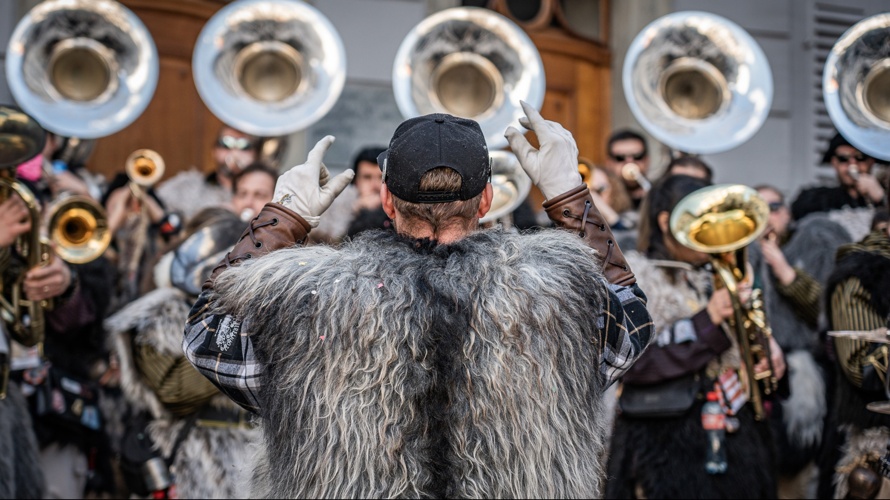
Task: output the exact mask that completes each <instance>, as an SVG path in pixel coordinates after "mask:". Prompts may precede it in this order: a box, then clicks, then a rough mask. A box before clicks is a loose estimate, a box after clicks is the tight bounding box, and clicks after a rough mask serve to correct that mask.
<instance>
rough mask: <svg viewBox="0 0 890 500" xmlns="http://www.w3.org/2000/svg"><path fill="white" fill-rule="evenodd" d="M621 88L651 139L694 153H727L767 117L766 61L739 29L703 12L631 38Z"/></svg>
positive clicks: (676, 16)
mask: <svg viewBox="0 0 890 500" xmlns="http://www.w3.org/2000/svg"><path fill="white" fill-rule="evenodd" d="M622 83H623V86H624V93H625V97H626V98H627V103H628V105H629V106H630V110H631V112H633V115H634V116H635V117H636V119H637V120H638V121H639V122H640V124H641V125H642V126H643V128H645V129H646V130H647V131H648V132H649V133H650V134H652V136H653V137H655V138H656V139H658V140H659V141H661V142H662V143H664V144H666V145H668V146H670V147H671V148H672V149H674V150H678V151H681V152H685V153H694V154H711V153H718V152H723V151H727V150H729V149H732V148H735V147H736V146H738V145H740V144H742V143H744V142H746V141H747V140H748V139H750V138H751V136H753V135H754V133H756V132H757V131H758V130H759V129H760V127H761V126H762V125H763V123H764V121H765V120H766V117H767V114H768V113H769V109H770V105H771V103H772V98H773V80H772V72H771V71H770V67H769V62H768V61H767V58H766V56H765V55H764V53H763V50H761V48H760V46H759V45H758V44H757V42H756V41H754V39H753V38H752V37H751V36H750V35H749V34H748V33H747V32H746V31H745V30H743V29H742V28H741V27H739V26H738V25H737V24H735V23H733V22H732V21H730V20H728V19H726V18H723V17H721V16H718V15H715V14H710V13H707V12H698V11H684V12H675V13H673V14H669V15H667V16H664V17H661V18H659V19H656V20H655V21H653V22H652V23H650V24H649V25H648V26H646V27H645V28H644V29H643V30H642V31H641V32H640V33H639V34H638V35H637V36H636V37H635V38H634V40H633V42H632V43H631V45H630V47H629V49H628V51H627V56H626V57H625V59H624V68H623V72H622Z"/></svg>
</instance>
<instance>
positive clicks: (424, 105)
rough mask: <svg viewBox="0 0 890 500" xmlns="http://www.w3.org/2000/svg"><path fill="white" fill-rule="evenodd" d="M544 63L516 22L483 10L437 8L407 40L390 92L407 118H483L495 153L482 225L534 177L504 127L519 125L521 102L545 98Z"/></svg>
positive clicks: (512, 205) (506, 208)
mask: <svg viewBox="0 0 890 500" xmlns="http://www.w3.org/2000/svg"><path fill="white" fill-rule="evenodd" d="M545 89H546V86H545V82H544V65H543V63H542V61H541V56H540V54H539V53H538V51H537V49H536V48H535V45H534V43H533V42H532V41H531V39H530V38H529V37H528V35H526V34H525V32H523V31H522V29H521V28H519V26H517V25H516V24H515V23H513V22H512V21H510V20H509V19H507V18H506V17H504V16H502V15H500V14H497V13H495V12H492V11H490V10H486V9H480V8H475V7H456V8H452V9H446V10H443V11H440V12H437V13H435V14H433V15H431V16H429V17H427V18H426V19H424V20H423V21H421V22H420V23H419V24H417V26H415V27H414V28H413V29H412V30H411V31H410V32H409V33H408V35H407V36H406V37H405V38H404V39H403V40H402V44H401V45H400V46H399V50H398V53H397V54H396V59H395V62H394V64H393V92H394V94H395V98H396V104H397V105H398V107H399V111H400V112H401V113H402V116H404V117H405V118H406V119H407V118H413V117H415V116H421V115H426V114H430V113H448V114H451V115H454V116H460V117H463V118H470V119H472V120H475V121H476V122H478V123H479V126H480V128H481V129H482V133H483V134H484V135H485V142H486V144H487V145H488V149H489V152H490V157H491V166H492V176H491V184H492V187H493V189H494V198H493V200H492V207H491V209H490V210H489V212H488V214H487V215H486V216H485V217H484V218H482V219H481V220H480V222H481V223H487V222H492V221H495V220H498V219H503V218H505V217H506V216H508V215H509V214H510V213H512V212H513V211H514V210H515V209H516V207H518V206H519V205H520V204H521V203H522V202H523V201H524V200H525V198H526V197H527V196H528V193H529V190H530V189H531V180H530V179H529V178H528V176H527V175H526V173H525V171H523V170H522V167H521V166H520V165H519V161H518V160H517V159H516V156H515V155H513V153H510V152H508V151H500V150H499V149H500V148H503V147H505V146H507V139H506V138H505V137H504V131H505V130H506V129H507V127H508V126H510V125H513V126H516V127H518V128H521V126H520V125H519V123H518V121H519V118H521V117H523V116H525V114H524V113H523V111H522V107H521V106H520V104H519V101H525V102H527V103H529V104H530V105H531V106H533V107H534V108H535V109H540V108H541V104H542V103H543V102H544V91H545Z"/></svg>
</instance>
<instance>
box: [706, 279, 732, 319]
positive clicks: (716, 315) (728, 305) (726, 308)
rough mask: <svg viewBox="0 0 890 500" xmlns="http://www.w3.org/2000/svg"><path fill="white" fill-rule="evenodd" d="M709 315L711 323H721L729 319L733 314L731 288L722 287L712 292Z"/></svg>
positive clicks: (708, 307)
mask: <svg viewBox="0 0 890 500" xmlns="http://www.w3.org/2000/svg"><path fill="white" fill-rule="evenodd" d="M707 310H708V316H709V317H710V318H711V323H714V324H715V325H719V324H720V323H723V322H724V321H726V320H728V319H729V318H731V317H732V315H733V312H734V310H733V307H732V299H731V298H730V296H729V290H727V289H726V288H720V289H718V290H716V291H714V293H713V294H711V298H710V299H709V300H708V305H707Z"/></svg>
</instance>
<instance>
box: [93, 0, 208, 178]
mask: <svg viewBox="0 0 890 500" xmlns="http://www.w3.org/2000/svg"><path fill="white" fill-rule="evenodd" d="M122 3H123V4H124V5H126V6H127V7H128V8H130V9H131V10H132V11H133V12H134V13H135V14H136V15H137V16H139V18H140V19H141V20H142V22H143V23H144V24H145V26H146V28H147V29H148V31H149V33H151V36H152V38H153V39H154V42H155V46H156V47H157V50H158V58H159V61H158V64H159V77H158V85H157V89H156V90H155V94H154V96H153V98H152V101H151V102H150V103H149V105H148V107H147V108H146V110H145V112H144V113H143V114H142V115H141V116H140V117H139V118H138V119H136V121H134V122H133V123H132V124H131V125H130V126H128V127H127V128H125V129H123V130H121V131H119V132H117V133H115V134H113V135H110V136H107V137H103V138H100V139H99V140H98V141H96V147H95V150H94V152H93V155H92V156H91V158H90V160H89V168H90V170H92V171H94V172H98V173H101V174H103V175H105V176H106V177H107V178H111V177H112V176H114V175H115V174H116V173H118V172H121V171H123V168H124V162H125V160H126V158H127V156H128V155H129V154H130V153H132V152H133V151H135V150H136V149H140V148H149V149H154V150H155V151H157V152H158V153H159V154H160V155H161V156H162V157H163V158H164V161H165V163H166V171H165V174H164V178H169V177H171V176H173V175H175V174H176V173H178V172H180V171H182V170H185V169H188V168H192V167H197V168H199V169H201V170H204V171H207V170H208V169H210V168H212V161H211V148H212V142H213V140H214V138H215V137H216V133H217V131H218V129H219V127H220V125H221V123H220V121H219V120H218V119H217V118H216V117H215V116H213V114H212V113H211V112H210V111H209V110H208V109H207V107H206V106H205V105H204V103H203V101H201V98H200V96H199V95H198V91H197V89H196V87H195V84H194V81H193V80H192V66H191V58H192V50H193V49H194V46H195V41H196V40H197V38H198V35H199V33H200V32H201V29H202V28H203V27H204V24H205V23H206V22H207V19H209V18H210V16H212V15H213V13H215V12H216V11H217V10H218V9H219V8H220V7H221V6H222V5H223V4H222V2H216V1H209V0H183V1H175V0H151V1H148V0H123V1H122Z"/></svg>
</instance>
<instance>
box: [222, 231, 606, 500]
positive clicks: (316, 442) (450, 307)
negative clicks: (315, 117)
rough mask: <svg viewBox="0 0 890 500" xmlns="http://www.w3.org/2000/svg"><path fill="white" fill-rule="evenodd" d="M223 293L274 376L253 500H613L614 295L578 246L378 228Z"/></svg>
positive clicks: (269, 266) (229, 281)
mask: <svg viewBox="0 0 890 500" xmlns="http://www.w3.org/2000/svg"><path fill="white" fill-rule="evenodd" d="M215 287H216V290H217V293H218V294H219V296H218V297H217V302H216V303H217V304H218V307H219V308H220V309H222V310H225V311H228V312H229V313H233V312H234V313H235V314H236V316H238V317H240V318H241V319H242V320H243V326H242V328H243V330H242V331H243V332H245V333H248V334H250V335H253V342H254V346H255V349H256V352H257V357H258V358H259V359H260V361H261V362H262V363H263V365H264V370H265V372H264V379H263V380H264V385H263V388H262V391H261V401H262V403H263V410H262V418H263V427H264V431H265V452H266V457H265V459H264V461H263V464H262V465H261V466H260V467H259V469H258V472H257V474H258V475H257V478H256V481H257V482H256V484H255V487H256V488H257V490H256V491H255V494H256V495H264V496H269V497H274V498H292V497H296V498H315V497H333V498H347V497H349V498H356V497H358V498H372V497H454V498H467V497H489V498H495V497H553V498H558V497H587V498H595V497H599V496H600V494H601V484H602V480H603V464H602V463H601V457H602V454H603V450H604V441H605V439H606V436H605V432H606V429H605V425H606V419H605V418H603V404H602V396H601V394H602V391H603V390H604V387H603V383H602V380H601V378H600V376H599V375H598V373H599V371H600V368H599V367H600V358H601V349H602V341H601V338H600V331H599V330H598V328H597V326H596V320H597V317H598V315H599V314H600V312H601V311H602V309H603V306H604V303H605V297H606V295H605V294H606V293H607V283H606V281H605V279H604V278H603V276H602V273H601V268H600V265H599V264H598V260H597V258H596V254H595V252H594V250H592V249H590V248H589V247H587V246H586V245H584V244H583V243H582V242H581V241H580V240H579V239H578V238H577V236H575V235H572V234H570V233H568V232H563V231H559V230H546V231H541V232H538V233H535V234H530V235H518V234H511V233H506V232H501V231H497V230H492V231H481V232H477V233H474V234H473V235H471V236H469V237H467V238H465V239H463V240H461V241H459V242H457V243H455V244H453V245H441V246H434V245H430V244H429V243H428V242H419V241H416V240H408V239H405V238H402V237H400V236H398V235H395V234H393V233H387V232H370V233H363V234H362V235H361V236H359V237H358V238H356V239H355V240H353V241H351V242H347V243H346V244H344V246H343V247H342V248H340V249H334V248H330V247H325V246H310V247H301V248H292V249H285V250H279V251H276V252H274V253H271V254H269V255H267V256H265V257H263V258H261V259H257V260H255V261H247V262H246V263H245V265H242V266H240V267H236V268H233V269H230V270H229V271H227V272H225V273H223V274H222V276H221V277H220V279H219V280H218V281H217V283H216V285H215Z"/></svg>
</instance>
